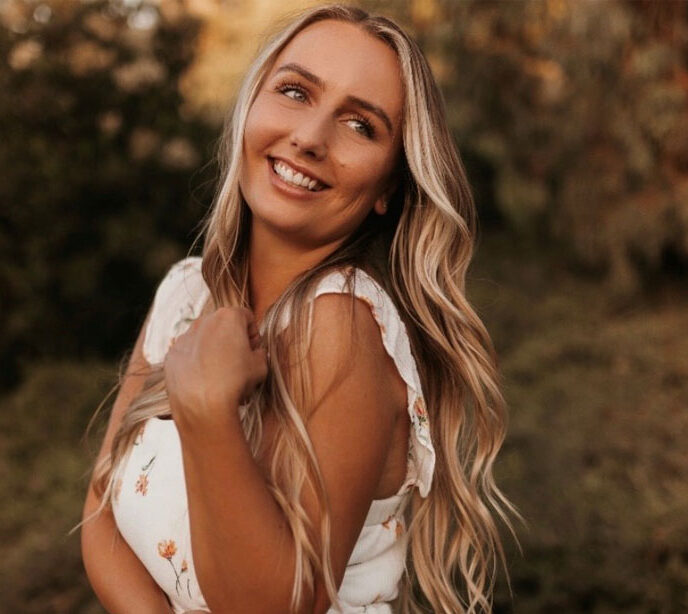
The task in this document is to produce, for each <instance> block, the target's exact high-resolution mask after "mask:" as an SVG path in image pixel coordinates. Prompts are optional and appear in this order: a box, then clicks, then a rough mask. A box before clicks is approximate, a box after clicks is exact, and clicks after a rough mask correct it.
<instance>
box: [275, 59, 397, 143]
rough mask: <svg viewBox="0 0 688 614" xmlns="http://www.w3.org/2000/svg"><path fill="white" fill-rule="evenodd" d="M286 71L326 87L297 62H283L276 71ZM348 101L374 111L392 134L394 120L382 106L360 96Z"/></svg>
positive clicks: (348, 98)
mask: <svg viewBox="0 0 688 614" xmlns="http://www.w3.org/2000/svg"><path fill="white" fill-rule="evenodd" d="M284 71H293V72H295V73H298V74H300V75H301V76H302V77H303V78H304V79H308V81H310V82H311V83H313V84H315V85H317V86H318V87H319V88H320V89H323V90H324V89H325V82H324V81H323V80H322V79H321V78H320V77H318V76H317V75H314V74H313V73H312V72H311V71H310V70H308V69H306V68H304V67H303V66H301V64H296V63H295V62H290V63H289V64H283V65H282V66H280V67H279V68H278V69H277V70H276V71H275V74H278V73H281V72H284ZM346 101H347V102H348V103H349V104H354V105H357V106H359V107H361V108H362V109H365V110H366V111H370V112H371V113H374V114H375V115H377V116H378V117H379V118H380V119H381V120H382V123H384V124H385V127H386V128H387V131H388V132H389V133H390V134H392V122H391V121H390V119H389V116H388V115H387V113H385V112H384V110H383V109H382V108H380V107H379V106H377V105H376V104H373V103H372V102H369V101H368V100H364V99H363V98H359V97H358V96H350V95H349V96H347V97H346Z"/></svg>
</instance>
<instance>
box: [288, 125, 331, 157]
mask: <svg viewBox="0 0 688 614" xmlns="http://www.w3.org/2000/svg"><path fill="white" fill-rule="evenodd" d="M291 146H292V147H293V148H294V149H295V150H296V152H297V153H298V154H299V155H304V156H307V157H310V158H312V159H314V160H323V159H324V158H325V156H326V155H327V149H328V148H327V127H326V126H325V118H324V117H323V118H320V119H319V118H317V117H316V115H315V114H311V115H310V116H309V117H308V118H307V119H305V118H304V121H302V122H300V123H299V124H298V125H296V126H295V127H294V129H293V130H292V133H291Z"/></svg>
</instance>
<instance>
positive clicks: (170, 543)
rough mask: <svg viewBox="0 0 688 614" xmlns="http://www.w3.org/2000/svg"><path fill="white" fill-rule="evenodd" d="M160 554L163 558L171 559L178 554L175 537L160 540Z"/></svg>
mask: <svg viewBox="0 0 688 614" xmlns="http://www.w3.org/2000/svg"><path fill="white" fill-rule="evenodd" d="M158 554H159V555H160V556H161V557H162V558H163V559H167V560H168V561H169V560H171V559H172V557H173V556H174V555H175V554H177V544H175V543H174V540H173V539H169V540H164V539H163V540H162V541H161V542H158Z"/></svg>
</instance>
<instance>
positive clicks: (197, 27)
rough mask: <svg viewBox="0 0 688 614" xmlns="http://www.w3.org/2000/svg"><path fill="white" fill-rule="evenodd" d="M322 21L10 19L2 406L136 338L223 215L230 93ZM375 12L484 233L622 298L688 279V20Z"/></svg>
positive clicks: (488, 7) (258, 8) (125, 3)
mask: <svg viewBox="0 0 688 614" xmlns="http://www.w3.org/2000/svg"><path fill="white" fill-rule="evenodd" d="M306 4H309V2H307V1H306V0H289V1H288V2H286V3H281V4H278V5H275V4H274V3H269V2H267V1H266V0H260V1H259V2H252V3H246V2H233V3H213V2H211V3H208V2H202V1H200V0H193V1H190V2H188V3H187V4H182V3H180V2H177V1H176V0H161V1H160V3H159V5H153V4H150V3H148V2H145V1H141V2H135V1H133V0H113V1H111V2H107V1H106V0H96V1H95V2H88V3H81V2H75V1H72V0H48V1H47V2H43V3H40V4H36V3H33V2H28V1H24V0H7V1H6V2H5V3H3V4H2V5H1V8H0V51H2V54H3V57H6V58H7V61H6V62H4V63H2V64H0V91H2V95H0V130H2V134H3V139H2V140H1V141H0V162H1V163H2V164H3V170H4V181H3V183H2V185H1V186H0V203H2V206H1V207H0V256H2V258H1V259H0V263H1V264H0V284H2V287H3V292H2V294H1V295H0V309H1V310H2V313H3V314H5V317H4V318H3V319H2V321H1V322H0V361H2V364H3V365H5V368H4V369H3V370H2V371H1V372H0V387H3V386H4V387H5V388H7V387H9V386H10V385H12V384H16V383H17V382H18V381H19V378H20V374H21V369H22V366H23V365H29V364H30V363H31V362H32V361H33V360H36V359H40V358H50V357H52V358H56V357H59V356H75V357H84V356H89V355H90V356H97V357H101V358H108V359H113V358H115V357H116V356H117V355H118V352H121V351H122V349H123V347H125V346H126V345H128V344H130V343H131V342H132V341H133V338H134V334H133V333H132V331H135V329H136V327H137V326H138V324H139V323H140V322H141V321H142V319H143V315H144V312H145V309H146V307H147V305H148V304H149V301H150V298H151V295H152V287H153V286H154V285H155V283H156V282H157V281H158V280H159V278H160V277H161V275H162V274H163V272H164V270H165V269H166V267H167V266H169V264H170V263H171V262H172V261H174V260H175V259H177V258H179V257H181V256H183V255H184V253H185V251H186V249H187V248H188V246H189V244H190V242H191V238H192V237H193V236H194V234H195V230H196V229H197V228H198V223H199V222H200V219H201V217H202V215H203V213H204V212H205V210H206V209H207V207H208V206H209V204H210V202H211V199H212V193H213V189H214V187H215V185H214V183H215V180H216V166H215V163H214V161H213V155H212V154H213V153H214V147H215V144H216V139H217V137H218V136H219V131H220V127H221V126H220V121H221V119H222V117H223V116H224V115H225V114H226V112H227V110H228V108H229V107H230V104H231V100H230V95H229V93H228V90H227V84H233V85H232V87H234V88H236V83H237V81H236V79H237V75H240V74H241V73H242V71H243V70H244V69H245V65H246V63H247V62H248V59H249V57H250V55H251V53H247V52H246V50H247V49H249V50H251V51H255V49H256V48H257V45H258V41H259V39H260V37H259V35H258V32H259V31H261V29H262V28H263V27H264V26H263V24H265V23H266V21H268V16H273V17H274V16H277V15H279V14H280V12H285V11H292V10H294V9H295V8H298V7H299V6H302V5H306ZM361 4H363V5H364V6H366V7H368V8H371V9H372V10H374V11H379V12H382V13H385V14H389V15H390V16H392V17H395V18H396V19H397V20H398V21H399V22H400V23H401V24H402V25H403V26H404V27H406V28H408V29H409V30H410V31H411V33H412V34H413V35H414V36H415V37H416V38H417V39H418V41H419V42H420V44H421V45H422V47H423V48H424V50H425V51H426V53H427V55H428V57H429V59H430V62H431V64H432V66H433V70H434V71H435V73H436V76H437V78H438V80H439V81H440V83H441V85H442V88H443V91H444V95H445V99H446V104H447V111H448V115H449V120H450V122H451V126H452V129H453V130H454V133H455V134H456V137H457V141H458V143H459V146H460V149H461V151H462V155H463V157H464V160H465V161H466V165H467V167H468V171H469V177H470V180H471V183H472V185H473V187H474V190H475V192H476V197H477V198H476V200H477V203H478V207H479V213H480V219H481V221H482V223H483V226H484V227H488V228H489V227H490V226H494V225H502V226H504V227H506V228H508V229H510V230H511V231H513V232H515V233H516V234H517V235H518V236H520V237H522V238H523V240H529V241H535V242H538V243H541V244H545V243H548V242H550V243H551V242H554V243H560V244H561V245H562V246H564V247H565V249H566V250H567V251H568V253H569V256H570V259H571V260H572V262H574V263H576V264H577V265H579V266H581V268H582V269H583V270H585V271H587V272H588V273H589V274H594V275H596V276H597V277H606V279H607V280H608V282H609V288H610V289H611V290H613V291H614V292H616V293H617V295H619V296H621V297H624V296H630V297H632V296H633V295H634V293H635V292H637V291H638V290H640V289H643V288H645V287H647V285H648V284H649V283H651V282H652V280H653V278H654V277H655V276H656V275H657V273H662V272H669V273H670V274H674V275H685V274H686V272H688V139H686V138H685V135H686V133H687V130H686V129H687V128H688V100H687V92H688V71H687V70H686V59H687V56H688V3H683V2H678V3H673V2H669V3H653V2H632V1H626V0H609V1H606V2H595V1H593V0H580V1H577V2H571V1H565V0H522V1H520V2H495V1H493V0H480V1H478V0H461V1H457V0H394V1H390V0H387V1H384V0H378V1H374V0H368V1H362V2H361ZM275 7H279V10H278V9H277V8H275ZM251 23H253V24H254V25H253V26H252V27H249V24H251ZM256 23H257V24H260V28H258V27H257V26H256V25H255V24H256ZM237 49H242V50H243V51H242V52H241V53H239V52H238V51H237ZM222 58H226V61H225V62H223V61H222ZM102 322H107V325H106V326H103V325H102Z"/></svg>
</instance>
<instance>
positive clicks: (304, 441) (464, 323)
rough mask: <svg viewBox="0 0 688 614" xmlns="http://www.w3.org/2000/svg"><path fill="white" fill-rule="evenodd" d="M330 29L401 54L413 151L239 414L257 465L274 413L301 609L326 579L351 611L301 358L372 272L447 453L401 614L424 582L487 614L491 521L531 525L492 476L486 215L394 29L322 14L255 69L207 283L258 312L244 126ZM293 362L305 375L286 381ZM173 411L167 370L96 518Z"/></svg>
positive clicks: (457, 608)
mask: <svg viewBox="0 0 688 614" xmlns="http://www.w3.org/2000/svg"><path fill="white" fill-rule="evenodd" d="M325 19H335V20H340V21H344V22H349V23H353V24H356V25H358V26H359V27H361V28H363V29H364V30H365V31H366V32H368V33H370V34H371V35H373V36H376V37H378V38H379V39H381V40H382V41H384V42H385V43H386V44H388V45H389V46H390V47H391V48H392V49H394V51H395V52H396V53H397V56H398V59H399V64H400V67H401V77H402V79H403V85H404V93H405V101H404V112H403V120H402V121H403V126H402V130H403V152H402V155H401V156H400V160H399V164H398V167H397V169H396V170H395V173H396V177H397V178H398V183H397V186H398V187H397V189H396V192H395V193H394V194H393V195H392V198H391V199H390V200H389V210H388V213H387V214H386V215H384V216H379V215H374V214H372V213H371V215H369V216H368V218H366V220H364V222H363V223H362V224H361V226H360V227H359V228H358V229H357V231H355V232H354V233H353V234H352V235H351V236H350V237H349V238H348V239H347V241H346V242H345V243H344V244H342V245H341V246H340V247H339V248H337V249H336V250H335V251H334V252H333V253H331V254H330V255H329V256H327V257H326V258H325V259H324V260H323V261H322V262H320V263H319V264H318V265H317V266H315V267H313V268H312V269H309V270H307V271H305V272H304V273H302V274H301V275H300V276H298V277H297V278H296V279H295V280H294V281H293V282H292V283H291V284H290V285H289V287H288V288H287V289H286V290H285V292H284V293H283V294H282V295H281V296H280V297H279V299H278V300H277V301H276V302H275V303H274V304H273V305H272V306H271V307H270V308H269V309H268V311H267V312H266V314H265V316H264V319H263V322H262V324H261V328H262V331H261V332H262V334H263V337H264V340H265V342H266V344H267V349H268V355H269V373H268V376H267V379H266V380H265V382H264V383H263V385H262V386H261V387H260V388H259V389H258V390H257V392H256V393H255V394H254V395H253V397H252V398H251V399H250V401H249V402H248V404H247V409H246V411H244V412H243V413H242V426H243V429H244V433H245V435H246V439H247V442H248V444H249V446H250V449H251V451H252V453H253V454H254V456H255V455H256V453H257V451H258V449H259V444H260V441H261V436H262V416H263V412H265V411H268V410H269V411H270V412H273V413H274V415H275V417H276V418H277V420H278V423H279V426H280V428H279V432H278V435H277V438H276V441H275V445H274V448H273V457H272V465H271V470H270V477H269V480H268V487H269V488H270V490H271V492H272V494H273V496H274V497H275V500H276V501H277V503H278V504H279V505H280V507H281V509H282V510H283V512H284V514H285V517H286V519H287V521H288V524H289V527H290V529H291V531H292V533H293V535H294V540H295V543H296V561H295V563H296V565H295V577H294V584H293V591H292V607H293V608H295V609H296V608H297V607H299V606H300V604H301V600H302V598H303V587H304V586H306V587H308V588H309V590H313V589H314V583H315V574H316V573H317V574H320V575H322V577H323V578H324V582H325V586H326V589H327V592H328V595H329V598H330V600H331V602H332V603H333V604H334V605H336V606H339V601H338V599H337V587H336V585H335V582H334V578H333V572H332V566H331V561H330V512H329V509H328V506H327V502H326V496H325V488H324V482H323V479H322V475H321V473H320V469H319V466H318V462H317V458H316V456H315V453H314V450H313V446H312V444H311V441H310V438H309V436H308V432H307V430H306V426H305V423H304V417H305V416H306V415H307V414H308V409H309V408H310V407H311V404H312V399H311V398H309V397H310V395H309V390H310V373H309V370H308V368H307V363H306V362H305V361H304V360H303V356H304V354H305V349H306V348H307V347H308V343H309V340H310V332H311V331H310V320H309V318H308V315H309V311H308V297H309V296H310V291H311V289H313V288H314V286H315V284H316V283H317V282H318V281H319V280H320V279H321V278H322V277H323V276H324V275H326V274H327V273H328V272H331V271H332V270H334V269H342V270H353V269H354V268H355V267H360V268H363V269H365V270H366V271H367V272H368V273H369V274H371V275H372V276H373V277H374V279H376V281H378V283H380V284H381V285H382V286H383V287H384V288H385V289H386V290H387V291H388V293H389V294H390V296H391V297H392V300H393V301H394V303H395V304H396V305H397V308H398V310H399V313H400V315H401V317H402V319H403V320H404V323H405V325H406V328H407V331H408V333H409V337H410V341H411V347H412V351H413V354H414V356H415V358H416V362H417V365H418V372H419V376H420V379H421V385H422V389H423V393H424V398H425V402H426V410H427V413H428V417H429V423H430V428H431V438H432V441H433V443H434V447H435V449H436V464H435V474H434V478H433V487H432V489H431V490H430V492H429V494H428V496H427V497H425V498H423V497H421V496H420V495H419V493H418V491H417V489H415V490H414V492H413V495H412V500H411V522H410V524H409V526H408V529H407V530H408V539H409V542H408V543H409V549H408V552H407V561H406V572H405V573H404V576H403V578H402V581H401V585H400V591H399V597H398V599H397V607H398V610H399V612H402V613H403V614H406V613H414V614H415V613H419V612H421V611H422V610H421V604H419V603H418V602H417V601H416V598H415V596H414V591H413V587H414V585H415V583H417V584H418V586H419V588H420V590H421V591H422V593H423V595H424V596H425V598H426V599H427V600H428V601H429V603H430V605H431V607H432V610H433V611H435V612H450V613H452V614H453V613H458V612H468V613H472V612H478V611H487V612H489V611H491V609H492V602H493V591H494V586H495V580H496V573H497V569H496V567H497V565H496V562H497V555H499V558H500V560H501V562H502V564H503V566H504V570H505V572H506V574H507V579H508V570H507V566H506V561H505V555H504V550H503V547H502V545H501V541H500V537H499V533H498V530H497V527H496V525H495V522H494V519H493V512H494V513H496V514H497V515H499V517H500V518H501V519H502V520H503V521H504V522H505V524H506V526H507V527H508V528H509V530H510V531H511V533H512V534H513V535H514V537H515V533H514V531H513V528H512V526H511V523H510V521H509V519H508V517H507V512H511V513H513V514H514V515H516V516H517V517H518V518H521V516H520V514H519V513H518V511H517V510H516V508H515V507H514V506H513V505H512V504H511V503H510V502H509V500H508V499H507V498H506V497H505V496H504V494H503V493H502V492H501V491H500V490H499V489H498V487H497V486H496V484H495V482H494V479H493V475H492V468H493V463H494V461H495V457H496V455H497V453H498V451H499V449H500V447H501V445H502V442H503V440H504V437H505V432H506V426H507V409H506V403H505V400H504V398H503V396H502V394H501V392H500V382H499V374H498V369H497V358H496V354H495V351H494V347H493V345H492V342H491V339H490V337H489V334H488V332H487V330H486V329H485V327H484V325H483V323H482V322H481V320H480V318H479V317H478V316H477V314H476V313H475V311H474V310H473V309H472V307H471V305H470V304H469V303H468V301H467V300H466V296H465V277H466V270H467V268H468V266H469V263H470V261H471V258H472V256H473V248H474V239H475V235H476V232H477V218H476V211H475V206H474V203H473V198H472V195H471V191H470V188H469V185H468V181H467V179H466V174H465V171H464V167H463V164H462V162H461V160H460V157H459V154H458V151H457V149H456V146H455V144H454V141H453V139H452V136H451V133H450V132H449V129H448V126H447V122H446V119H445V111H444V103H443V99H442V95H441V93H440V91H439V89H438V87H437V84H436V82H435V80H434V78H433V76H432V73H431V70H430V68H429V66H428V63H427V61H426V59H425V57H424V55H423V53H422V51H421V50H420V48H419V47H418V45H417V44H416V43H415V42H414V41H413V39H411V38H410V37H409V36H408V35H407V34H406V33H405V32H404V31H403V30H402V29H401V28H400V27H399V26H397V25H396V24H395V23H394V22H393V21H391V20H389V19H388V18H386V17H382V16H372V15H370V14H369V13H367V12H366V11H364V10H362V9H360V8H357V7H352V6H344V5H338V4H332V5H326V6H319V7H315V8H311V9H307V10H305V11H303V12H301V13H300V14H299V15H298V16H297V17H296V18H293V17H292V18H291V21H290V22H289V23H288V24H287V25H286V26H282V27H281V28H280V30H279V31H278V32H277V34H275V35H274V36H273V37H272V39H271V40H270V41H269V42H268V43H267V44H266V45H265V46H264V48H263V50H262V51H261V52H260V53H259V55H258V56H257V58H256V59H255V60H254V62H253V63H252V65H251V66H250V68H249V70H248V72H247V75H246V77H245V79H244V81H243V84H242V86H241V88H240V90H239V93H238V96H237V100H236V103H235V105H234V109H233V112H232V113H231V114H230V115H228V118H227V120H226V122H225V126H224V129H223V132H222V136H221V139H220V145H219V151H218V157H219V162H220V168H221V177H220V182H219V189H218V191H217V193H216V195H215V198H214V202H213V206H212V208H211V210H210V212H209V214H208V216H207V218H206V219H205V220H204V224H203V228H202V231H201V233H200V234H199V237H198V238H200V237H201V236H202V237H204V244H203V258H202V275H203V278H204V280H205V282H206V284H207V286H208V288H209V290H210V293H211V297H212V300H213V303H214V304H215V305H216V306H222V305H237V306H245V307H246V306H249V299H248V291H247V288H248V286H247V279H248V259H247V246H248V242H247V238H248V232H249V223H250V210H248V207H247V205H246V203H245V202H244V200H243V197H242V196H241V193H240V191H239V183H238V181H239V174H240V165H241V163H242V147H241V145H242V142H243V134H244V127H245V124H246V118H247V115H248V112H249V109H250V107H251V104H252V103H253V100H254V99H255V97H256V94H257V93H258V91H259V89H260V88H261V86H262V84H263V81H264V79H265V77H266V76H267V74H268V73H269V71H270V69H271V67H272V66H273V64H274V61H275V59H276V57H277V55H278V54H279V53H280V51H281V50H282V49H283V48H284V47H285V46H286V45H287V44H288V43H289V41H291V40H292V38H293V37H294V36H295V35H296V34H298V33H299V32H300V31H301V30H302V29H304V28H305V27H306V26H308V25H310V24H312V23H315V22H317V21H321V20H325ZM198 238H197V240H198ZM352 300H353V294H352ZM286 313H289V326H288V327H287V328H286V329H285V330H284V331H281V328H280V326H279V324H280V322H281V321H282V318H283V317H284V315H285V314H286ZM280 331H281V332H280ZM278 333H279V334H278ZM295 364H299V368H298V369H294V368H286V365H295ZM120 384H121V381H120ZM169 414H170V408H169V403H168V400H167V393H166V390H165V383H164V377H163V371H162V364H160V363H158V364H153V365H151V368H150V374H149V375H148V378H147V380H146V382H145V383H144V386H143V389H142V391H141V392H140V393H139V395H138V396H137V397H136V398H135V399H134V400H133V401H132V403H131V405H130V406H129V408H128V409H127V411H126V413H125V415H124V417H123V419H122V423H121V426H120V428H119V431H118V432H117V433H116V435H115V437H114V440H113V442H112V447H111V451H110V454H108V455H106V456H105V457H104V458H103V459H102V461H101V462H100V463H97V464H96V466H95V467H94V471H93V483H94V488H95V490H96V493H97V494H98V495H99V496H100V497H101V499H102V500H101V505H100V507H99V508H98V509H97V510H96V511H95V512H94V514H92V515H91V516H90V517H89V518H87V519H86V520H85V521H87V520H90V518H91V517H93V516H95V515H96V514H98V513H100V512H101V511H102V510H103V509H104V508H105V507H107V506H111V505H112V498H113V496H114V483H115V477H116V475H117V472H118V470H119V468H120V466H121V463H122V462H123V461H124V459H125V458H126V455H127V453H128V451H129V450H130V449H131V446H132V444H133V442H134V439H135V438H136V435H137V433H138V431H139V429H140V428H141V426H142V425H143V423H144V422H145V421H146V420H148V419H149V418H151V417H153V416H168V415H169ZM305 484H308V485H309V486H310V487H312V488H313V489H314V491H315V493H316V495H317V498H318V501H319V503H320V507H321V510H322V512H321V518H320V526H319V527H318V528H319V531H317V532H316V531H315V530H314V529H313V527H311V526H310V522H309V518H308V516H307V514H306V513H305V510H304V508H303V507H302V506H301V504H300V502H299V493H301V492H302V488H303V486H304V485H305Z"/></svg>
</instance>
